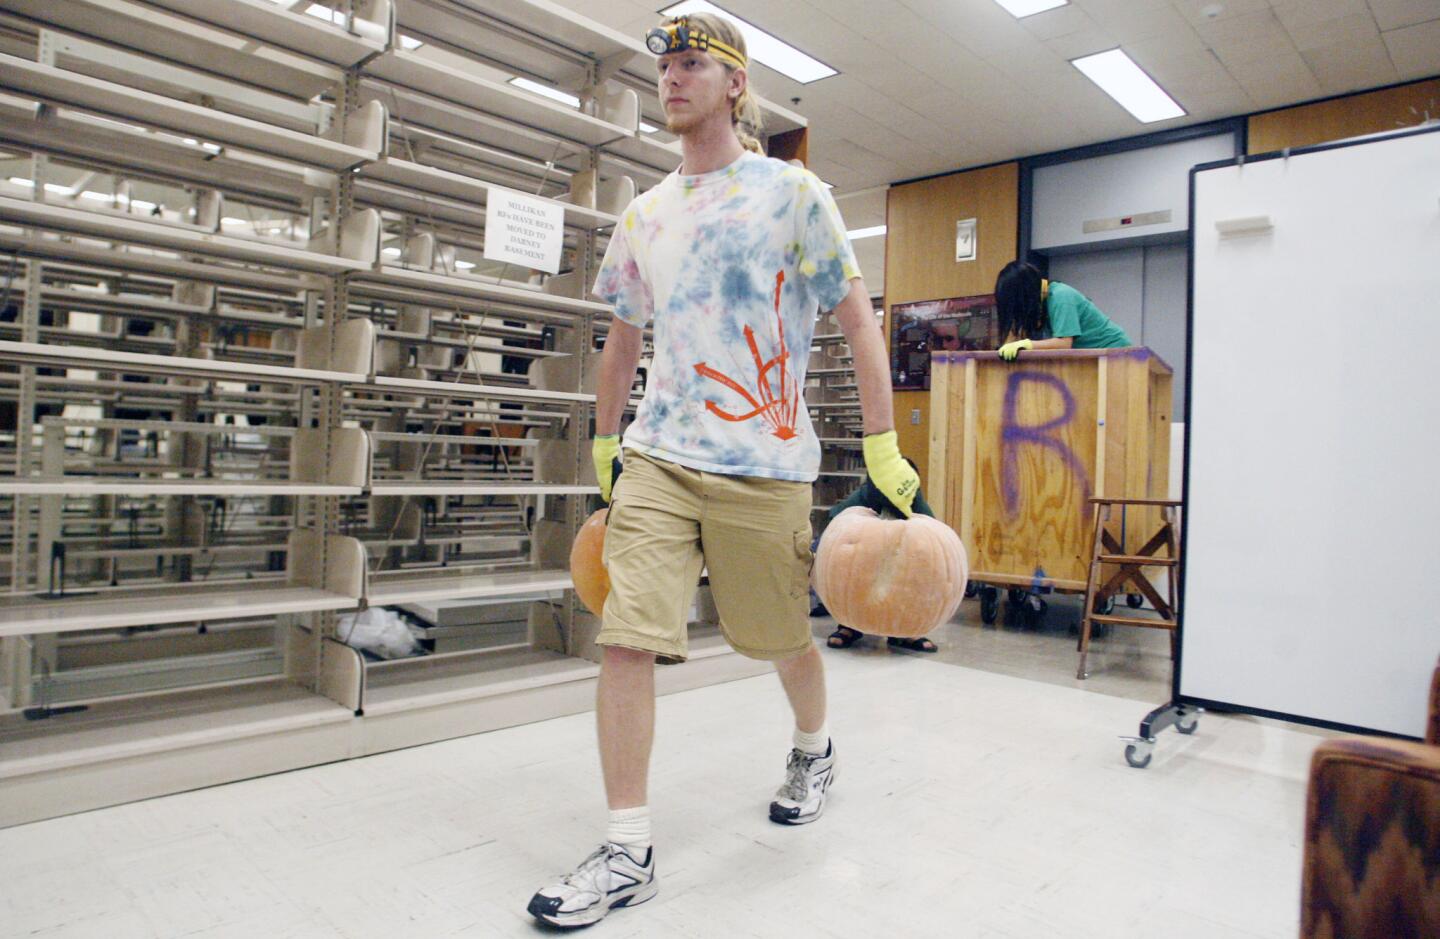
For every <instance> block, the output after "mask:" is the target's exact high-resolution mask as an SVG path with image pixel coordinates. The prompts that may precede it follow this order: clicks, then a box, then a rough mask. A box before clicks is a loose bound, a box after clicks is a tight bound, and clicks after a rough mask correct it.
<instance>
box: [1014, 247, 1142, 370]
mask: <svg viewBox="0 0 1440 939" xmlns="http://www.w3.org/2000/svg"><path fill="white" fill-rule="evenodd" d="M995 306H996V308H997V311H998V314H999V328H1000V337H1001V338H1002V339H1003V340H1005V344H1004V345H1002V346H1001V347H1000V358H1002V359H1004V360H1005V361H1007V362H1011V361H1014V359H1015V357H1016V356H1018V355H1019V354H1020V353H1021V352H1022V351H1024V350H1026V349H1120V348H1123V347H1125V346H1133V345H1134V343H1133V342H1131V341H1130V337H1129V336H1127V335H1125V330H1123V329H1121V328H1120V327H1119V326H1117V325H1115V323H1114V322H1112V321H1111V320H1110V318H1109V317H1107V316H1106V315H1105V314H1104V313H1101V312H1100V308H1099V307H1097V306H1096V305H1095V304H1094V303H1091V302H1090V298H1089V297H1086V296H1085V295H1084V294H1083V293H1081V292H1080V291H1078V290H1076V289H1075V288H1074V287H1071V286H1070V285H1069V284H1062V283H1060V282H1059V281H1050V280H1046V279H1044V278H1043V277H1041V276H1040V271H1039V270H1038V269H1037V268H1036V267H1034V266H1033V265H1030V264H1026V263H1024V262H1023V261H1011V262H1010V263H1009V264H1007V265H1005V267H1004V268H1003V269H1002V270H1001V271H1000V276H999V277H997V278H995Z"/></svg>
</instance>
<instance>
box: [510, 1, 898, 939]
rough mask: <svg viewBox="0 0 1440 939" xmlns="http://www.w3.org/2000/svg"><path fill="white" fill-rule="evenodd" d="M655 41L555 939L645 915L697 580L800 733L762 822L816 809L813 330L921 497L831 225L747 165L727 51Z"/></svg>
mask: <svg viewBox="0 0 1440 939" xmlns="http://www.w3.org/2000/svg"><path fill="white" fill-rule="evenodd" d="M651 42H656V45H658V46H659V48H658V49H657V48H656V46H655V45H652V46H651V48H652V50H653V51H656V52H657V53H659V52H660V51H661V50H662V49H663V50H664V52H663V54H660V57H659V60H658V68H659V92H660V100H661V102H662V103H663V105H664V107H665V112H666V117H667V120H668V122H669V128H670V130H671V131H672V132H673V133H675V134H677V135H678V136H679V137H680V144H681V151H682V155H683V159H684V162H683V164H682V166H681V167H680V169H679V170H678V171H677V172H675V173H672V174H671V175H670V176H668V177H667V178H666V179H665V180H664V181H663V182H662V183H661V184H660V185H658V186H656V187H655V188H654V189H652V190H650V191H649V192H647V193H645V194H644V195H642V196H640V197H638V198H637V199H636V200H635V201H634V202H632V203H631V204H630V206H629V207H628V208H627V209H626V211H625V213H624V215H623V216H622V217H621V220H620V223H619V224H618V225H617V226H616V229H615V232H614V234H613V235H612V236H611V240H610V246H609V249H608V250H607V251H606V255H605V260H604V262H603V264H602V265H601V268H600V272H599V275H598V276H597V278H596V283H595V291H594V292H595V294H596V295H597V296H599V297H600V298H601V299H603V300H605V301H606V302H608V303H612V304H613V305H614V307H615V319H614V322H613V323H612V325H611V328H610V332H609V335H608V337H607V338H606V342H605V348H604V351H603V352H602V354H601V360H600V384H599V393H598V399H597V403H596V418H595V424H596V434H597V437H596V439H595V443H594V448H593V451H594V457H595V468H596V473H597V475H598V477H599V482H600V492H601V497H602V498H603V499H604V500H605V501H606V502H609V503H610V505H611V509H610V515H609V523H608V528H607V532H606V541H605V563H606V566H607V568H608V570H609V574H610V583H611V589H610V595H609V598H608V599H607V600H606V603H605V610H604V616H603V625H602V628H601V630H600V634H599V636H598V637H597V639H596V641H597V643H598V644H599V645H600V646H602V647H603V661H602V664H601V672H600V682H599V690H598V694H597V700H596V718H597V726H598V733H599V744H600V762H601V768H602V771H603V774H604V779H605V793H606V797H607V800H608V802H609V807H610V825H609V829H608V832H607V835H606V841H605V843H604V844H602V845H601V846H600V847H599V848H598V849H597V850H596V851H595V852H593V853H592V854H591V855H590V856H589V857H587V858H586V859H585V860H584V861H583V862H582V863H581V864H580V866H579V867H578V868H577V869H576V870H575V871H573V872H571V873H570V874H568V875H566V876H565V877H564V878H563V879H562V880H561V881H560V882H558V883H556V884H553V885H551V886H548V887H545V888H544V889H542V890H541V891H540V892H538V893H536V894H535V896H534V897H533V898H532V899H531V901H530V906H529V910H530V912H531V913H532V914H533V915H534V916H536V917H537V918H538V919H540V920H542V921H544V922H546V923H549V924H551V925H555V926H561V927H574V926H585V925H589V924H591V923H594V922H598V921H599V920H600V919H601V918H603V917H604V916H605V915H606V914H607V913H608V912H609V911H610V910H611V909H615V908H620V907H625V906H633V905H636V904H638V903H643V902H645V901H646V900H649V899H650V898H652V897H653V896H655V893H656V890H657V885H656V881H655V852H654V849H653V847H652V846H651V843H650V816H649V809H648V807H647V803H648V796H647V792H646V786H647V777H648V774H649V760H650V748H651V742H652V739H653V736H654V720H655V685H654V666H655V660H656V658H657V657H665V658H667V659H674V660H683V659H684V658H685V655H686V643H685V628H686V620H687V616H688V611H689V608H690V603H691V600H692V599H693V597H694V591H695V585H696V582H697V580H698V578H699V574H700V570H701V567H702V565H703V566H705V567H706V568H708V570H709V576H710V586H711V590H712V592H713V594H714V597H715V602H716V606H717V608H718V610H719V613H720V620H721V623H722V629H723V630H724V633H725V637H726V639H727V640H728V641H729V643H730V644H731V646H732V647H734V648H735V649H736V650H737V651H738V652H740V653H741V654H743V655H747V656H751V657H753V658H760V659H769V660H773V661H774V662H775V668H776V671H777V672H778V673H779V675H780V681H781V684H782V685H783V686H784V689H785V693H786V696H787V697H788V699H789V702H790V705H791V708H792V709H793V711H794V714H795V734H794V743H795V748H794V749H793V750H792V751H791V752H790V756H789V760H788V764H787V769H786V779H785V783H784V785H782V786H781V787H780V790H779V792H778V793H777V794H776V796H775V798H774V800H773V801H772V802H771V803H770V811H769V817H770V819H771V821H774V822H777V823H779V824H786V825H800V824H806V823H809V822H813V821H815V820H816V819H817V818H819V817H820V814H821V812H822V811H823V810H824V807H825V800H826V794H827V791H828V789H829V786H830V783H831V781H832V780H833V779H834V767H835V748H834V746H833V745H832V744H831V742H830V736H829V730H828V728H827V726H826V720H825V673H824V667H823V665H822V662H821V659H820V653H819V650H818V649H817V648H816V647H815V645H814V643H813V642H812V641H811V637H810V624H809V617H808V615H807V613H808V607H809V604H808V596H809V589H808V588H809V572H810V563H811V553H810V538H811V536H810V483H811V482H813V481H814V479H815V477H816V475H817V472H818V470H819V457H820V449H819V442H818V441H817V439H816V437H815V434H814V431H813V429H812V428H811V426H810V420H809V414H808V412H807V410H806V408H805V401H804V396H803V395H804V387H805V368H806V365H807V364H808V360H809V355H810V339H811V336H812V335H813V332H814V325H815V317H816V312H817V311H818V309H820V308H822V307H823V308H824V309H832V308H833V309H835V311H836V315H837V319H838V320H839V322H840V324H841V328H842V330H843V331H844V333H845V336H846V338H847V339H848V340H849V342H850V346H851V349H852V351H853V353H854V357H855V366H856V376H857V381H858V383H859V387H860V399H861V407H862V410H863V413H864V419H865V430H866V433H867V435H868V436H867V437H866V438H865V441H864V444H865V460H866V467H867V469H868V470H869V471H870V475H871V477H872V478H873V479H874V480H875V483H876V485H877V486H878V487H879V488H880V490H881V491H882V492H883V493H884V494H885V496H886V497H887V498H888V499H890V501H891V502H892V503H894V504H895V505H896V506H897V507H898V508H900V509H901V510H902V511H904V512H905V513H906V514H909V511H910V502H911V500H912V499H913V498H914V495H915V492H916V491H917V489H918V487H919V480H918V478H917V477H916V474H915V472H914V470H913V469H911V468H910V467H909V466H908V465H907V464H906V463H905V462H904V460H903V459H902V458H901V456H900V451H899V448H898V447H897V445H896V441H895V432H894V430H893V419H892V416H891V405H890V380H889V371H888V366H887V362H886V354H885V347H884V341H883V340H882V338H881V335H880V330H879V327H878V325H877V324H876V322H875V316H874V314H873V313H872V312H871V308H870V301H869V294H868V293H867V292H866V290H865V285H864V283H863V282H862V281H861V279H860V272H859V270H858V268H857V267H856V264H855V258H854V253H853V252H852V251H851V248H850V244H849V241H848V239H847V238H846V235H845V227H844V223H843V222H842V221H841V219H840V215H839V212H838V211H837V210H836V208H835V203H834V201H833V200H832V199H831V198H830V196H829V195H828V194H827V193H826V191H825V188H824V186H823V185H822V184H821V183H820V181H819V180H818V179H817V178H816V177H815V176H814V175H813V174H812V173H810V172H808V171H806V170H804V169H800V168H796V167H793V166H790V165H787V164H786V163H784V162H781V161H779V160H771V159H767V158H765V157H763V156H760V155H759V143H758V141H756V140H755V138H754V136H753V133H754V131H755V130H756V129H757V128H758V113H759V112H758V108H757V107H756V105H755V104H754V101H753V99H752V98H751V96H750V93H749V88H748V76H747V72H746V65H747V59H746V52H745V44H744V40H743V38H742V37H741V36H740V33H739V31H738V30H737V29H736V28H735V26H734V24H732V23H730V22H729V21H727V20H724V19H721V18H719V17H714V16H708V15H701V16H689V17H682V18H678V19H674V20H670V21H668V22H667V23H666V24H665V25H664V26H662V27H661V28H660V29H659V30H655V31H653V32H652V33H651V35H650V36H649V37H647V44H650V43H651ZM651 319H653V320H654V324H655V326H654V328H655V335H654V347H655V348H654V360H653V363H652V368H651V372H650V375H649V382H648V385H647V388H646V394H645V399H644V401H643V402H642V403H641V405H640V408H639V411H638V413H637V415H636V419H635V422H634V423H633V424H632V425H631V426H630V428H629V429H628V430H627V431H626V435H625V442H624V443H625V458H624V464H623V466H624V473H623V475H621V476H619V477H618V479H617V477H616V473H617V472H618V469H617V466H618V457H619V452H620V441H619V436H618V430H619V426H620V417H621V414H622V413H623V411H624V408H625V402H626V399H627V397H628V394H629V390H630V386H631V383H632V382H633V380H634V376H635V369H636V366H637V363H638V362H639V358H640V353H641V336H642V332H641V331H642V328H643V327H644V326H645V325H646V323H647V322H648V321H650V320H651ZM612 483H613V484H614V488H613V491H612ZM612 495H613V501H612Z"/></svg>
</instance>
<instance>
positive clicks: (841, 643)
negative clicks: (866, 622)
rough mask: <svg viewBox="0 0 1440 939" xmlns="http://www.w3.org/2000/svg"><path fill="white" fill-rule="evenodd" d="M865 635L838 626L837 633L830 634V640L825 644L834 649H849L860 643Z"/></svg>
mask: <svg viewBox="0 0 1440 939" xmlns="http://www.w3.org/2000/svg"><path fill="white" fill-rule="evenodd" d="M864 635H865V634H864V633H862V632H861V631H860V630H858V629H851V628H850V627H849V626H836V627H835V631H834V632H833V633H831V634H830V638H828V639H826V640H825V644H826V645H827V646H829V647H830V648H832V649H848V648H850V647H851V646H853V645H854V644H855V643H857V642H859V641H860V639H861V638H862V637H864Z"/></svg>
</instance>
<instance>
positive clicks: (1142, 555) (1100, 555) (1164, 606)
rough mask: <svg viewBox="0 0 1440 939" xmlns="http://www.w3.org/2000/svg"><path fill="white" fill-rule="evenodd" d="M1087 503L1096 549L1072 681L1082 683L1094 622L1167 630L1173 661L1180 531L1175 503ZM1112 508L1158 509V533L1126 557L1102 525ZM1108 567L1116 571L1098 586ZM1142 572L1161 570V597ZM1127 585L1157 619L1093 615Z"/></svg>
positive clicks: (1132, 500)
mask: <svg viewBox="0 0 1440 939" xmlns="http://www.w3.org/2000/svg"><path fill="white" fill-rule="evenodd" d="M1090 504H1091V505H1092V506H1093V507H1094V508H1093V511H1094V518H1093V521H1094V524H1095V546H1094V550H1093V551H1092V552H1091V557H1090V578H1089V580H1088V581H1087V582H1086V585H1085V615H1084V617H1083V618H1082V619H1081V621H1080V666H1079V668H1078V669H1077V670H1076V672H1075V677H1076V678H1078V679H1080V680H1082V681H1083V680H1084V679H1085V677H1086V672H1085V658H1086V656H1087V655H1088V654H1089V652H1090V627H1091V625H1092V624H1093V623H1107V624H1112V625H1116V626H1144V627H1147V628H1149V629H1168V630H1170V658H1171V660H1172V661H1173V660H1174V658H1175V611H1176V606H1175V596H1176V583H1177V581H1178V578H1179V573H1180V532H1179V524H1178V522H1177V511H1176V510H1177V509H1179V508H1180V503H1179V502H1174V501H1170V500H1166V499H1091V500H1090ZM1117 505H1119V506H1132V505H1137V506H1158V507H1159V508H1160V516H1161V519H1162V521H1161V524H1160V530H1159V531H1158V532H1156V533H1155V534H1154V535H1153V536H1152V537H1151V538H1150V540H1149V541H1146V542H1145V544H1144V545H1143V546H1142V547H1141V548H1139V549H1138V550H1137V551H1136V552H1135V553H1134V554H1127V553H1126V552H1125V547H1124V545H1122V544H1121V543H1120V542H1118V541H1116V539H1115V536H1114V535H1112V534H1111V533H1110V532H1109V531H1108V530H1107V529H1106V523H1107V522H1109V521H1110V517H1111V513H1112V512H1113V511H1114V508H1115V506H1117ZM1122 537H1123V536H1122ZM1162 548H1164V549H1167V550H1168V552H1169V554H1168V556H1167V555H1162V554H1160V553H1159V552H1160V550H1161V549H1162ZM1107 564H1108V565H1111V566H1118V567H1119V568H1120V569H1119V570H1118V571H1117V572H1116V573H1114V574H1113V575H1111V576H1110V577H1109V578H1108V579H1106V580H1105V581H1104V582H1103V583H1102V582H1101V580H1100V578H1101V577H1102V576H1103V571H1104V568H1105V565H1107ZM1147 567H1163V568H1165V574H1166V580H1167V582H1168V587H1169V589H1168V590H1167V591H1166V594H1167V596H1166V597H1165V598H1162V597H1161V596H1160V591H1159V590H1157V589H1156V588H1155V585H1154V584H1153V583H1151V582H1150V578H1149V577H1148V576H1146V574H1145V568H1147ZM1127 584H1133V585H1134V587H1135V589H1136V590H1137V591H1138V592H1139V593H1140V595H1141V596H1143V597H1144V598H1145V599H1147V600H1149V601H1150V604H1151V605H1152V606H1154V607H1155V610H1156V612H1158V613H1159V614H1160V618H1159V619H1149V618H1145V617H1139V616H1115V615H1112V614H1100V613H1096V612H1095V608H1096V607H1098V606H1101V605H1103V604H1104V603H1105V601H1106V600H1109V599H1110V598H1112V597H1114V596H1116V595H1117V594H1120V593H1124V592H1127V591H1125V589H1124V588H1125V587H1126V585H1127Z"/></svg>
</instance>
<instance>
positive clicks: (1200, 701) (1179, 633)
mask: <svg viewBox="0 0 1440 939" xmlns="http://www.w3.org/2000/svg"><path fill="white" fill-rule="evenodd" d="M1434 133H1440V125H1424V126H1420V127H1416V128H1412V129H1401V130H1396V131H1385V132H1382V133H1378V134H1370V135H1366V136H1363V137H1356V138H1351V139H1347V140H1343V141H1337V142H1334V143H1326V144H1318V145H1316V146H1312V147H1302V148H1296V149H1293V150H1291V149H1288V148H1287V149H1285V150H1280V151H1275V152H1273V153H1265V154H1258V155H1254V156H1245V155H1243V154H1242V155H1240V156H1237V157H1235V158H1234V159H1232V160H1219V161H1216V162H1212V163H1201V164H1198V165H1196V166H1194V167H1192V168H1191V170H1190V180H1189V199H1190V206H1189V212H1190V231H1189V249H1190V250H1189V258H1188V259H1187V265H1186V281H1187V298H1186V311H1185V401H1186V408H1187V413H1186V415H1185V460H1184V472H1183V490H1182V496H1181V498H1182V499H1183V500H1184V501H1183V505H1184V506H1185V509H1184V511H1185V512H1186V513H1188V511H1189V505H1190V484H1191V480H1190V469H1191V453H1192V452H1193V451H1192V449H1191V433H1192V427H1193V424H1194V422H1193V420H1191V417H1190V414H1189V413H1188V411H1189V408H1190V406H1191V404H1190V403H1191V402H1192V401H1193V400H1194V398H1193V392H1194V389H1193V387H1192V385H1193V381H1194V374H1195V370H1194V367H1193V366H1194V356H1195V351H1194V350H1195V335H1194V333H1195V253H1196V237H1197V235H1198V233H1199V226H1198V225H1197V224H1196V222H1195V219H1196V213H1195V182H1196V177H1197V176H1198V175H1199V174H1200V173H1203V172H1207V171H1210V170H1219V169H1228V168H1232V167H1239V166H1243V165H1245V164H1246V163H1261V162H1266V161H1270V160H1282V159H1289V158H1292V157H1296V156H1304V155H1307V154H1313V153H1321V152H1324V151H1328V150H1339V149H1344V148H1348V147H1357V146H1365V145H1369V144H1375V143H1381V142H1385V141H1390V140H1396V139H1402V138H1408V137H1416V136H1422V135H1425V134H1434ZM1189 535H1190V525H1189V523H1188V517H1187V518H1185V520H1184V524H1182V527H1181V532H1180V552H1181V554H1180V556H1181V557H1182V558H1184V559H1185V563H1182V564H1181V567H1180V572H1179V583H1178V585H1177V587H1178V590H1179V598H1180V603H1179V611H1178V613H1177V616H1176V626H1175V631H1176V636H1175V661H1174V664H1173V668H1172V671H1171V687H1170V694H1171V704H1170V706H1171V707H1173V706H1176V705H1182V706H1186V707H1191V708H1197V707H1198V708H1204V709H1207V710H1214V711H1221V712H1230V713H1240V714H1250V715H1254V716H1256V717H1264V718H1270V719H1274V720H1282V721H1288V722H1291V723H1296V724H1303V725H1306V726H1311V727H1320V728H1325V729H1329V730H1336V731H1342V732H1347V733H1356V734H1366V735H1371V736H1381V737H1390V738H1395V739H1401V740H1418V739H1420V738H1419V737H1418V736H1414V735H1410V734H1402V733H1397V732H1394V731H1389V730H1382V729H1378V728H1373V727H1365V726H1359V725H1354V724H1347V723H1342V722H1338V721H1333V720H1328V719H1324V718H1318V717H1313V716H1310V715H1305V714H1295V713H1289V712H1285V711H1277V710H1274V709H1269V708H1262V707H1257V706H1254V705H1249V704H1246V703H1244V702H1242V701H1221V700H1216V699H1212V698H1205V697H1200V696H1197V695H1187V694H1184V693H1182V691H1181V684H1182V681H1183V679H1184V663H1185V616H1186V611H1187V609H1188V607H1189V604H1188V602H1187V598H1188V583H1187V580H1188V567H1189V565H1188V559H1189V557H1190V551H1189V548H1190V545H1189ZM1437 646H1440V643H1437ZM1437 651H1440V649H1437ZM1163 710H1165V709H1164V708H1162V709H1159V710H1157V711H1156V712H1152V718H1153V717H1154V716H1155V714H1158V713H1160V711H1163ZM1422 717H1423V715H1422ZM1149 720H1150V718H1147V722H1148V721H1149Z"/></svg>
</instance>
